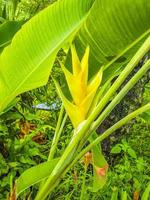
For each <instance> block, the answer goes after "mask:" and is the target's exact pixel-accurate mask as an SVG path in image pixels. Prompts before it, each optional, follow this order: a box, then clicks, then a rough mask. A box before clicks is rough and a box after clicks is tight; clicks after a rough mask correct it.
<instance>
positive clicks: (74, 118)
mask: <svg viewBox="0 0 150 200" xmlns="http://www.w3.org/2000/svg"><path fill="white" fill-rule="evenodd" d="M54 83H55V86H56V89H57V92H58V95H59V96H60V98H61V100H62V102H63V105H64V107H65V109H66V112H67V114H68V116H69V118H70V120H71V122H72V124H73V126H74V128H77V127H78V125H79V124H80V123H81V122H82V121H84V120H85V116H84V115H83V113H82V112H81V110H80V109H79V108H78V107H77V106H76V105H74V104H72V103H71V102H70V101H69V100H68V99H67V98H66V97H65V96H64V94H63V92H62V90H61V88H60V86H59V84H58V82H57V81H56V80H54Z"/></svg>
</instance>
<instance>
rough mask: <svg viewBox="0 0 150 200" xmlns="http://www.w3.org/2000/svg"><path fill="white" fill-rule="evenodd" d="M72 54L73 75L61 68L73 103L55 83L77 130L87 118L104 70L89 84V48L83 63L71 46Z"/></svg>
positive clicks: (62, 66)
mask: <svg viewBox="0 0 150 200" xmlns="http://www.w3.org/2000/svg"><path fill="white" fill-rule="evenodd" d="M71 53H72V68H73V72H72V73H71V72H70V71H68V69H67V68H66V67H65V66H64V65H63V64H62V63H61V68H62V70H63V72H64V74H65V77H66V81H67V84H68V87H69V90H70V93H71V96H72V98H73V102H70V101H69V100H68V99H67V98H66V97H65V96H64V94H63V92H62V90H61V88H60V86H59V84H58V83H57V81H56V80H54V82H55V85H56V88H57V92H58V95H59V96H60V98H61V100H62V102H63V104H64V107H65V109H66V112H67V114H68V116H69V118H70V120H71V122H72V123H73V126H74V128H77V127H78V125H79V124H80V123H81V122H83V121H84V120H85V119H86V118H87V115H88V111H89V109H90V106H91V104H92V101H93V99H94V97H95V94H96V91H97V89H98V87H99V85H100V83H101V80H102V70H100V71H99V72H98V73H97V74H96V76H95V77H94V78H93V79H92V81H91V82H90V83H88V60H89V47H87V48H86V50H85V54H84V56H83V58H82V60H81V62H80V60H79V58H78V55H77V52H76V49H75V47H74V46H71Z"/></svg>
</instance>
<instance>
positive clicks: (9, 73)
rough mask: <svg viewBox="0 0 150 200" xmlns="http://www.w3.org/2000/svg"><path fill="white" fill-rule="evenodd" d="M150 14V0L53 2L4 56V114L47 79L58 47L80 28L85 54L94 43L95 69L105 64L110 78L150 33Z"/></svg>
mask: <svg viewBox="0 0 150 200" xmlns="http://www.w3.org/2000/svg"><path fill="white" fill-rule="evenodd" d="M93 2H94V3H93ZM92 3H93V6H92ZM91 6H92V8H91ZM90 8H91V9H90ZM89 10H90V14H89V15H88V18H87V20H86V23H83V22H84V21H85V19H86V16H87V14H88V13H89V12H88V11H89ZM149 19H150V1H147V0H115V1H112V0H88V1H87V0H60V1H58V2H56V3H54V4H52V5H50V6H49V7H48V8H46V9H45V10H43V11H41V12H40V13H39V14H38V15H36V16H35V17H33V18H32V19H31V20H30V21H29V22H27V23H26V24H25V25H24V26H23V27H22V29H21V30H20V31H19V32H18V33H17V34H16V35H15V37H14V39H13V41H12V44H11V45H10V46H9V47H7V48H5V50H4V51H3V53H2V54H1V56H0V113H1V112H2V110H3V109H4V108H5V107H6V106H7V104H8V103H10V102H11V101H12V100H13V98H15V96H17V95H18V94H20V93H22V92H25V91H28V90H31V89H33V88H36V87H40V86H42V85H44V84H46V82H47V80H48V76H49V73H50V70H51V67H52V64H53V62H54V59H55V56H56V54H57V52H58V50H59V49H60V48H61V47H63V45H64V44H65V43H66V42H68V41H70V38H71V39H72V37H71V36H74V35H75V34H76V33H77V31H78V30H79V29H80V28H81V30H80V32H79V34H78V38H77V39H76V41H75V42H76V47H77V49H78V51H79V53H80V54H82V53H83V51H84V49H85V46H86V45H87V44H89V45H90V48H91V57H90V73H91V75H93V74H95V72H96V71H97V70H98V69H99V68H100V67H101V66H102V65H105V69H106V71H105V72H104V78H105V79H106V77H107V74H109V76H110V75H111V74H113V75H114V73H116V71H117V73H118V68H119V67H120V66H122V65H123V64H124V63H125V62H127V61H128V59H129V58H130V57H131V56H132V55H133V53H134V52H135V50H136V49H137V47H138V46H139V45H140V44H139V41H141V42H142V41H143V40H144V39H145V37H147V36H148V35H149V34H150V20H149ZM83 24H84V25H83ZM82 25H83V26H82ZM133 47H134V48H133ZM124 53H125V54H124ZM111 64H112V65H111ZM110 65H111V66H110Z"/></svg>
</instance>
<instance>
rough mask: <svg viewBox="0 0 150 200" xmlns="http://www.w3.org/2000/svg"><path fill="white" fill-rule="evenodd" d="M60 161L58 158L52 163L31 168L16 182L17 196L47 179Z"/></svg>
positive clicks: (48, 162)
mask: <svg viewBox="0 0 150 200" xmlns="http://www.w3.org/2000/svg"><path fill="white" fill-rule="evenodd" d="M58 161H59V158H56V159H53V160H51V161H47V162H44V163H41V164H39V165H37V166H34V167H31V168H29V169H27V170H26V171H25V172H23V173H22V174H21V176H20V177H19V178H18V179H17V182H16V193H17V196H18V195H19V194H20V193H22V192H23V191H24V190H25V189H27V188H29V187H31V186H32V185H34V184H36V183H38V182H40V181H42V180H43V179H44V178H47V177H48V176H49V175H50V173H51V172H52V170H53V168H54V167H55V165H56V164H57V162H58Z"/></svg>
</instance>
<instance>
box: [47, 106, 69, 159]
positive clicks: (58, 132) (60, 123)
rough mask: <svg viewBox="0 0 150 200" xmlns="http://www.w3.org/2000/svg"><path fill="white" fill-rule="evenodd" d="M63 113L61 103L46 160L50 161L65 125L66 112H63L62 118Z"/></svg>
mask: <svg viewBox="0 0 150 200" xmlns="http://www.w3.org/2000/svg"><path fill="white" fill-rule="evenodd" d="M63 114H64V107H63V105H62V107H61V110H60V113H59V117H58V122H57V125H56V129H55V134H54V137H53V141H52V146H51V149H50V153H49V156H48V161H50V160H51V159H53V157H54V154H55V151H56V148H57V144H58V141H59V138H60V135H61V133H62V130H63V128H64V125H65V122H66V119H67V114H65V116H64V119H63Z"/></svg>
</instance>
